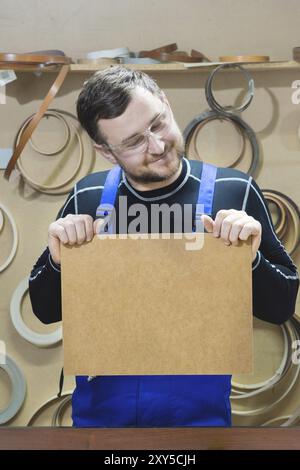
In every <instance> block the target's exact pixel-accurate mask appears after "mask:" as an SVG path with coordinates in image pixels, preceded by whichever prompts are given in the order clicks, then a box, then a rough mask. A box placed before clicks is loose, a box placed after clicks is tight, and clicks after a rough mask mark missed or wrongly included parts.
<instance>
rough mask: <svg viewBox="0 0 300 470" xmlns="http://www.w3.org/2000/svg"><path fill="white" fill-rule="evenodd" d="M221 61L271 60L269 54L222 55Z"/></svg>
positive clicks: (247, 61)
mask: <svg viewBox="0 0 300 470" xmlns="http://www.w3.org/2000/svg"><path fill="white" fill-rule="evenodd" d="M219 60H220V62H244V63H249V62H269V61H270V57H269V56H268V55H222V56H221V57H219Z"/></svg>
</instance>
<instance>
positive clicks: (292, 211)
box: [262, 189, 300, 255]
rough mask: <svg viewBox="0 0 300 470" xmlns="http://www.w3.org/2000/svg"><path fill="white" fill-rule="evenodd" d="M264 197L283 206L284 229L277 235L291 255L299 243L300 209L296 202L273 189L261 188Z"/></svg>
mask: <svg viewBox="0 0 300 470" xmlns="http://www.w3.org/2000/svg"><path fill="white" fill-rule="evenodd" d="M262 192H263V194H264V197H265V199H266V200H267V201H268V199H269V200H271V201H273V202H274V201H277V203H278V205H281V206H283V207H284V212H285V226H286V230H285V231H284V232H283V234H282V236H279V234H278V238H280V240H281V242H282V243H283V244H284V245H285V248H286V249H287V251H288V252H289V254H290V255H292V254H293V253H294V252H295V251H296V249H297V248H298V246H299V243H300V210H299V207H298V206H297V204H296V203H295V202H294V201H293V200H292V199H291V198H290V197H289V196H287V195H286V194H283V193H281V192H280V191H277V190H274V189H263V190H262Z"/></svg>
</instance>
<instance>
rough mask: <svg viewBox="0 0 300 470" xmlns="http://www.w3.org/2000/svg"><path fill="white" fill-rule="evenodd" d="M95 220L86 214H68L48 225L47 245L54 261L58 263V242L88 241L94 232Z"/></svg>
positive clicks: (77, 242) (70, 243)
mask: <svg viewBox="0 0 300 470" xmlns="http://www.w3.org/2000/svg"><path fill="white" fill-rule="evenodd" d="M96 222H98V221H95V222H94V220H93V217H91V216H90V215H88V214H79V215H75V214H68V215H67V216H66V217H63V218H61V219H57V220H56V221H55V222H53V223H52V224H50V225H49V230H48V247H49V251H50V254H51V257H52V259H53V261H54V263H57V264H60V260H61V258H60V243H63V244H64V245H82V243H85V242H90V241H92V240H93V238H94V234H95V233H96Z"/></svg>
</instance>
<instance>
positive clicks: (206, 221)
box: [201, 214, 215, 233]
mask: <svg viewBox="0 0 300 470" xmlns="http://www.w3.org/2000/svg"><path fill="white" fill-rule="evenodd" d="M201 221H202V223H203V225H204V228H205V230H206V231H207V232H209V233H210V232H213V230H214V224H215V223H214V221H213V219H212V218H211V217H209V215H206V214H204V215H201Z"/></svg>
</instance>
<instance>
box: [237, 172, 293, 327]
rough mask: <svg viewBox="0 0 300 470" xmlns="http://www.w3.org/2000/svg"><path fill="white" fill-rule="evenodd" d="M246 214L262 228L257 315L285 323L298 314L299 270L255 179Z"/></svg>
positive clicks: (255, 285) (256, 265) (255, 270)
mask: <svg viewBox="0 0 300 470" xmlns="http://www.w3.org/2000/svg"><path fill="white" fill-rule="evenodd" d="M246 212H247V214H248V215H251V216H252V217H254V218H255V219H256V220H258V221H259V222H260V223H261V225H262V240H261V245H260V248H259V251H258V253H257V255H256V258H255V260H254V261H253V263H252V289H253V314H254V315H255V316H256V317H257V318H260V319H261V320H265V321H267V322H270V323H274V324H278V325H280V324H281V323H284V322H285V321H287V320H288V319H289V318H290V317H292V316H293V315H294V313H295V304H296V298H297V293H298V288H299V277H298V273H297V267H296V266H295V264H294V263H293V261H292V259H291V257H290V256H289V255H288V253H287V251H286V250H285V248H284V246H283V245H282V243H281V242H280V240H279V239H278V238H277V236H276V234H275V230H274V227H273V223H272V219H271V216H270V212H269V209H268V206H267V204H266V201H265V199H264V196H263V194H262V191H261V190H260V188H259V187H258V185H257V183H256V182H255V181H254V180H252V182H251V187H250V191H249V197H248V201H247V205H246Z"/></svg>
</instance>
